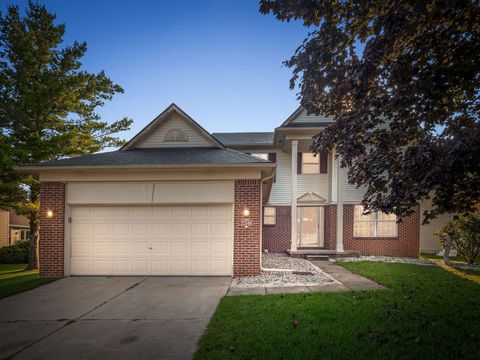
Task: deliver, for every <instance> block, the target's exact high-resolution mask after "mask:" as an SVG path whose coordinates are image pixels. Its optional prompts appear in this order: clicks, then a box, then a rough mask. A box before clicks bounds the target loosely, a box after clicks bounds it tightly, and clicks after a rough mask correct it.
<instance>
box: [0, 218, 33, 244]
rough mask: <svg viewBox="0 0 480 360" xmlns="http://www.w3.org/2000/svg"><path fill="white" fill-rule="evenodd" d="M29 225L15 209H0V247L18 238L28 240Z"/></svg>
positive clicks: (18, 239)
mask: <svg viewBox="0 0 480 360" xmlns="http://www.w3.org/2000/svg"><path fill="white" fill-rule="evenodd" d="M29 236H30V226H29V222H28V219H27V218H26V217H25V216H21V215H17V214H16V213H15V211H13V210H11V211H0V247H3V246H7V245H13V244H15V243H17V242H18V241H20V240H28V237H29Z"/></svg>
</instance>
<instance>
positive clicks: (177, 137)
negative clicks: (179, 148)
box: [163, 129, 188, 142]
mask: <svg viewBox="0 0 480 360" xmlns="http://www.w3.org/2000/svg"><path fill="white" fill-rule="evenodd" d="M185 141H188V136H187V135H186V134H185V133H184V132H183V131H182V130H179V129H172V130H169V131H168V132H167V133H166V134H165V138H164V139H163V142H185Z"/></svg>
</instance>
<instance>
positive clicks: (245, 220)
mask: <svg viewBox="0 0 480 360" xmlns="http://www.w3.org/2000/svg"><path fill="white" fill-rule="evenodd" d="M240 223H241V225H242V226H243V227H244V228H245V229H246V228H248V227H249V226H252V225H253V221H252V219H250V210H249V209H248V208H245V209H243V217H242V220H241V221H240Z"/></svg>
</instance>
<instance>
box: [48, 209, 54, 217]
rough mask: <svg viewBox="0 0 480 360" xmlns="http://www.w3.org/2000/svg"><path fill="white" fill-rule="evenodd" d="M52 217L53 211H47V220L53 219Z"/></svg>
mask: <svg viewBox="0 0 480 360" xmlns="http://www.w3.org/2000/svg"><path fill="white" fill-rule="evenodd" d="M52 217H53V211H52V210H47V218H52Z"/></svg>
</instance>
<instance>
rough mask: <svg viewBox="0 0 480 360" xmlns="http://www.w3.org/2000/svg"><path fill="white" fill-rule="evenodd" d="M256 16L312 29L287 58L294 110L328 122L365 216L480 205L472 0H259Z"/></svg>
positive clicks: (478, 31) (317, 145) (478, 53)
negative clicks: (425, 203) (423, 205)
mask: <svg viewBox="0 0 480 360" xmlns="http://www.w3.org/2000/svg"><path fill="white" fill-rule="evenodd" d="M260 4H261V5H260V11H261V12H262V13H265V14H266V13H270V12H271V13H273V14H274V15H275V16H276V18H277V19H279V20H282V21H290V20H300V21H302V22H303V23H304V25H306V26H308V27H309V28H310V30H311V32H310V33H309V35H308V37H307V38H306V39H305V41H304V42H303V44H301V45H300V46H299V48H298V49H297V50H296V52H295V54H294V55H293V56H292V57H291V58H290V59H289V60H288V61H286V62H285V64H286V65H287V66H288V67H291V68H292V69H293V77H292V79H291V82H290V86H291V88H292V89H293V88H295V87H296V85H298V86H299V94H298V96H299V98H300V100H301V104H302V105H303V106H304V107H305V108H306V109H307V111H309V112H310V113H314V114H328V115H331V116H333V117H334V119H335V123H334V124H332V125H330V126H328V127H327V128H326V129H325V130H324V131H322V132H321V133H320V134H318V135H317V136H316V137H315V138H314V144H313V148H314V150H315V151H318V152H319V151H322V150H330V149H332V148H335V149H336V151H337V153H338V154H339V155H340V156H341V165H342V166H343V167H346V166H348V167H349V170H348V177H349V181H350V182H352V183H354V184H356V185H357V186H362V185H363V186H365V187H366V194H365V196H364V198H363V204H364V206H366V207H367V208H368V209H370V210H379V209H380V210H383V211H385V212H389V213H390V212H394V213H396V214H397V215H401V216H402V215H407V214H410V213H411V212H412V211H413V209H414V207H415V205H417V204H418V201H419V200H421V199H424V198H426V197H428V196H429V195H430V194H433V197H432V203H433V209H432V210H431V211H429V212H427V213H426V214H425V215H427V216H426V220H428V219H430V218H433V217H435V216H436V215H438V214H441V213H464V212H469V211H471V210H472V208H473V207H474V205H475V204H476V203H477V202H478V201H479V199H480V165H479V164H480V121H479V110H480V101H479V100H480V99H479V96H480V86H479V85H480V66H479V59H480V25H479V24H480V23H479V21H478V19H480V7H479V6H478V2H476V1H472V0H454V1H446V0H441V1H437V0H428V1H416V0H405V1H394V0H374V1H363V0H352V1H346V0H340V1H310V0H261V1H260Z"/></svg>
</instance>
